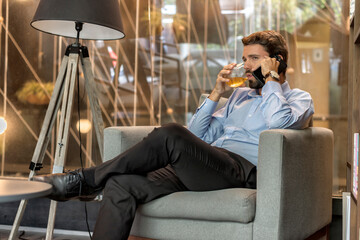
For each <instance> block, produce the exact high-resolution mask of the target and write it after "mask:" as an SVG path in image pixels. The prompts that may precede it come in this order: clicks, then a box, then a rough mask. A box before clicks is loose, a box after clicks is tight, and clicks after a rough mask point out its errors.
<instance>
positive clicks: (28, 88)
mask: <svg viewBox="0 0 360 240" xmlns="http://www.w3.org/2000/svg"><path fill="white" fill-rule="evenodd" d="M53 90H54V84H53V83H51V82H49V83H44V84H40V83H38V82H37V81H35V80H30V81H28V82H26V83H25V84H24V86H23V87H22V88H21V89H20V90H18V91H17V92H16V96H17V98H18V99H19V101H21V102H23V103H28V102H30V101H31V100H30V101H29V99H30V98H31V97H33V98H34V97H35V98H37V99H38V100H39V104H43V103H44V102H45V103H46V102H48V100H49V97H48V96H50V95H51V93H52V92H53Z"/></svg>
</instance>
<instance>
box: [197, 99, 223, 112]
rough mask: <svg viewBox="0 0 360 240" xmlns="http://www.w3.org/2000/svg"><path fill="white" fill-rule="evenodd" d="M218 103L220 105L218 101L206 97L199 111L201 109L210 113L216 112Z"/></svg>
mask: <svg viewBox="0 0 360 240" xmlns="http://www.w3.org/2000/svg"><path fill="white" fill-rule="evenodd" d="M217 105H218V102H214V101H212V100H210V99H209V98H206V99H205V101H204V102H203V103H202V104H201V106H200V107H199V108H198V111H199V110H200V109H201V111H204V112H206V113H209V114H213V113H214V112H215V109H216V107H217Z"/></svg>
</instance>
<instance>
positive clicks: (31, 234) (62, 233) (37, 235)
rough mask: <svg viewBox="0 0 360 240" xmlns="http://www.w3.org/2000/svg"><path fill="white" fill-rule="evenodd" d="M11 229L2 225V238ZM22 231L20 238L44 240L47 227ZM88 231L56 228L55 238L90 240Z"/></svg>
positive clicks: (0, 228) (23, 229)
mask: <svg viewBox="0 0 360 240" xmlns="http://www.w3.org/2000/svg"><path fill="white" fill-rule="evenodd" d="M10 231H11V226H8V225H0V240H7V239H8V237H9V234H10ZM20 232H21V233H23V234H22V235H21V236H20V237H19V238H17V239H21V240H43V239H45V235H46V229H44V228H30V227H20ZM89 239H90V237H89V233H88V232H80V231H68V230H58V229H55V230H54V235H53V240H89ZM128 240H151V239H149V238H141V237H134V236H130V237H129V239H128Z"/></svg>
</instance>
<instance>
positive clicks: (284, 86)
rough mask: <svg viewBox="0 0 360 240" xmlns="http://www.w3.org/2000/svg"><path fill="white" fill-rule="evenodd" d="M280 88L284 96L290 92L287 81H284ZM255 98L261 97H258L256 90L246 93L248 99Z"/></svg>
mask: <svg viewBox="0 0 360 240" xmlns="http://www.w3.org/2000/svg"><path fill="white" fill-rule="evenodd" d="M281 88H282V90H283V93H284V94H288V93H289V92H290V91H291V88H290V86H289V83H288V81H285V82H284V83H283V84H281ZM256 97H261V95H259V93H258V90H257V89H250V90H249V92H248V99H250V98H256Z"/></svg>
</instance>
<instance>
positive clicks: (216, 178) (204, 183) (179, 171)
mask: <svg viewBox="0 0 360 240" xmlns="http://www.w3.org/2000/svg"><path fill="white" fill-rule="evenodd" d="M84 175H85V181H86V182H87V183H88V184H89V185H91V186H93V187H99V186H103V187H104V196H103V200H102V202H101V208H100V211H99V215H98V219H97V221H96V225H95V229H94V235H93V239H117V240H118V239H127V238H128V236H129V233H130V229H131V225H132V222H133V220H134V217H135V212H136V208H137V206H138V204H143V203H147V202H149V201H151V200H153V199H155V198H158V197H161V196H164V195H167V194H170V193H173V192H178V191H209V190H218V189H225V188H234V187H245V188H256V168H255V166H254V165H253V164H251V163H250V162H248V161H247V160H245V159H244V158H242V157H241V156H239V155H237V154H234V153H232V152H229V151H227V150H224V149H221V148H216V147H212V146H210V145H209V144H207V143H205V142H204V141H202V140H200V139H199V138H198V137H196V136H195V135H193V134H192V133H191V132H190V131H188V130H187V129H186V128H184V127H182V126H180V125H178V124H167V125H164V126H162V127H160V128H156V129H154V131H152V132H151V133H150V134H149V135H148V136H147V137H146V138H144V139H143V141H141V142H140V143H138V144H136V145H135V146H134V147H132V148H131V149H129V150H128V151H126V152H124V153H122V154H120V155H118V156H117V157H115V158H114V159H112V160H109V161H107V162H105V163H103V164H101V165H99V166H96V167H92V168H88V169H84Z"/></svg>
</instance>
